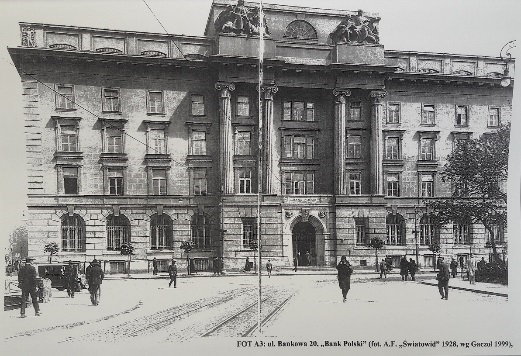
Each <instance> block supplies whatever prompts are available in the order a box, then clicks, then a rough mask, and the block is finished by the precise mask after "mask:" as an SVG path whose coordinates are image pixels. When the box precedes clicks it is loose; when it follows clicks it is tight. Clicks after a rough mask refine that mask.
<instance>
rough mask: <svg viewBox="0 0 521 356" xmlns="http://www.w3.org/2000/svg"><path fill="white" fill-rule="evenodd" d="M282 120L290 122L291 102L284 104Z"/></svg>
mask: <svg viewBox="0 0 521 356" xmlns="http://www.w3.org/2000/svg"><path fill="white" fill-rule="evenodd" d="M282 119H283V120H286V121H289V120H291V101H285V102H284V113H283V116H282Z"/></svg>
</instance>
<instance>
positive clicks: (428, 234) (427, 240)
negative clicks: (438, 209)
mask: <svg viewBox="0 0 521 356" xmlns="http://www.w3.org/2000/svg"><path fill="white" fill-rule="evenodd" d="M439 237H440V229H439V228H438V225H436V224H435V223H434V222H433V219H432V216H430V215H427V214H423V216H422V217H421V219H420V245H426V246H429V245H432V243H433V242H435V241H438V242H439Z"/></svg>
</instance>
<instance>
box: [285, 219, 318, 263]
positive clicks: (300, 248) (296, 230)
mask: <svg viewBox="0 0 521 356" xmlns="http://www.w3.org/2000/svg"><path fill="white" fill-rule="evenodd" d="M290 231H291V245H292V249H291V251H292V256H293V257H292V259H295V258H296V259H297V263H298V265H299V266H321V265H323V264H324V253H325V241H324V227H323V225H322V223H321V222H320V220H318V219H317V218H315V217H314V216H309V218H308V219H303V218H302V216H298V217H297V218H295V220H293V222H292V223H291V225H290Z"/></svg>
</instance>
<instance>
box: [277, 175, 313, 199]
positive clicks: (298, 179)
mask: <svg viewBox="0 0 521 356" xmlns="http://www.w3.org/2000/svg"><path fill="white" fill-rule="evenodd" d="M283 190H284V194H314V191H315V174H314V173H312V172H286V173H284V179H283Z"/></svg>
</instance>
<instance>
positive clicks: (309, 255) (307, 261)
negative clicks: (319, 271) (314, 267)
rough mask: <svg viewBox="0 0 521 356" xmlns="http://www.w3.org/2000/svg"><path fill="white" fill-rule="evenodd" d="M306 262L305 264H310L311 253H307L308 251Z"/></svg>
mask: <svg viewBox="0 0 521 356" xmlns="http://www.w3.org/2000/svg"><path fill="white" fill-rule="evenodd" d="M306 263H307V266H311V254H310V253H309V251H307V252H306Z"/></svg>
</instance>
